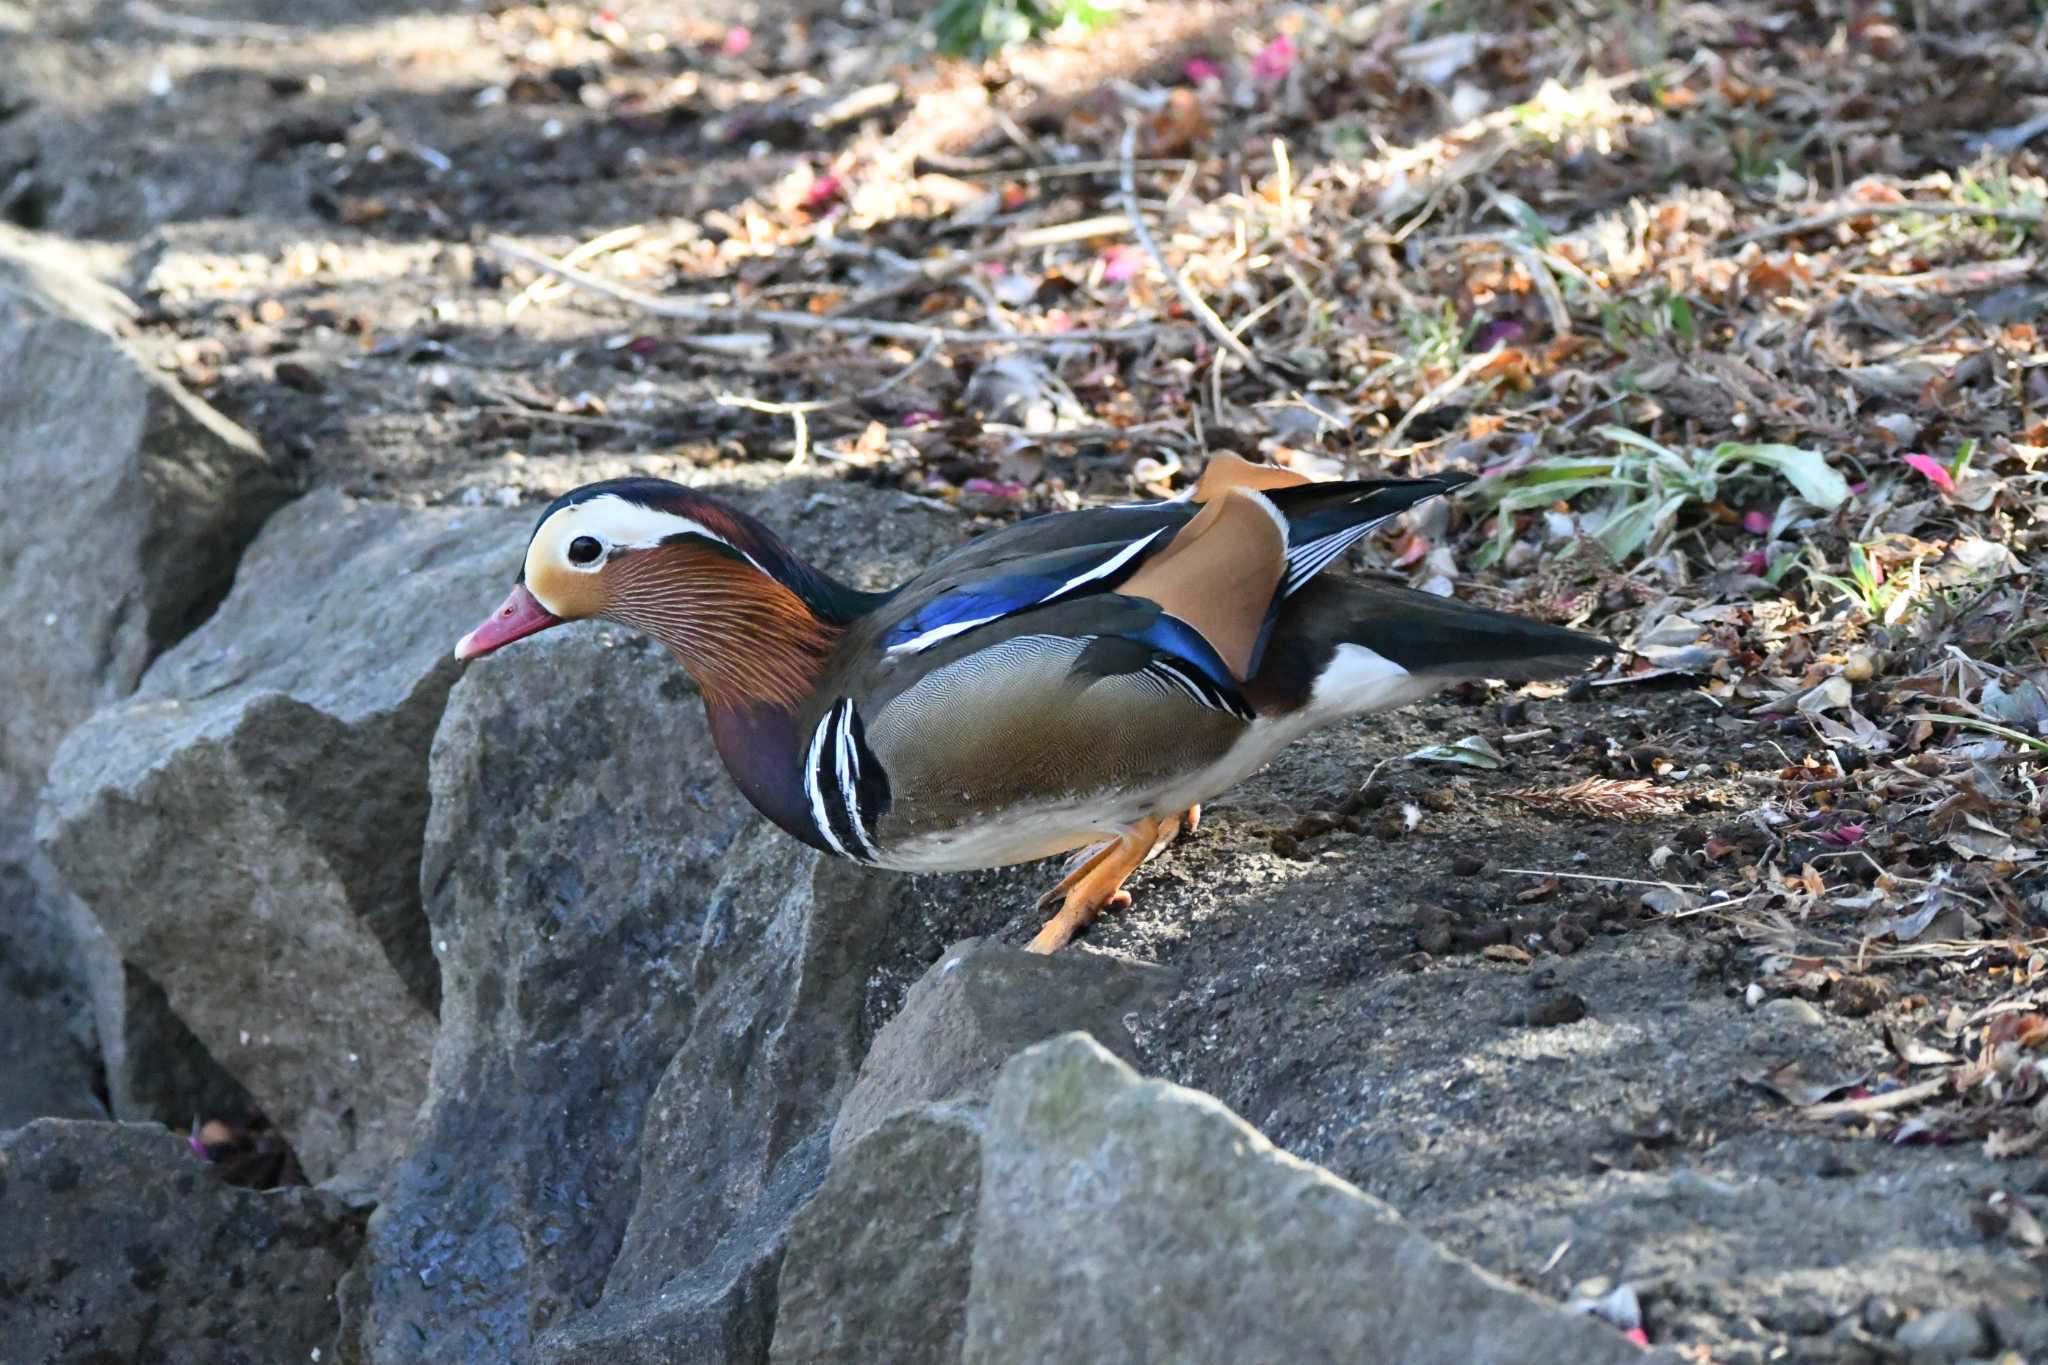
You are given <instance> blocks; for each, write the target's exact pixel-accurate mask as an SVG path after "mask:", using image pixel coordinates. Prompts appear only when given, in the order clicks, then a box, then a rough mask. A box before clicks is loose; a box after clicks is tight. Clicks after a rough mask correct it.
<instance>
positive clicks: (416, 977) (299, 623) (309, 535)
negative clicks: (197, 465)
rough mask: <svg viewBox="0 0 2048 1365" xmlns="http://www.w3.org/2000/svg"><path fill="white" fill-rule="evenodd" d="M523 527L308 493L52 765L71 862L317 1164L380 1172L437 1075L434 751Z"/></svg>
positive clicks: (130, 943) (116, 935) (360, 1175)
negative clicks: (457, 651)
mask: <svg viewBox="0 0 2048 1365" xmlns="http://www.w3.org/2000/svg"><path fill="white" fill-rule="evenodd" d="M524 520H525V519H524V517H522V516H520V515H518V514H516V513H506V512H502V511H497V510H493V511H488V512H486V511H481V510H467V511H453V510H430V511H419V510H413V509H407V508H402V507H398V506H393V505H388V504H371V503H357V502H352V501H351V500H349V499H347V498H345V497H342V496H341V495H339V494H334V493H323V494H316V495H314V496H312V497H309V498H307V499H304V500H303V501H301V502H299V503H296V504H294V505H293V506H291V507H289V508H287V509H286V510H285V511H283V512H281V513H279V514H278V515H277V516H276V517H275V518H274V519H273V520H272V522H271V523H270V525H269V526H268V527H267V528H266V529H265V531H264V533H263V535H262V536H261V538H260V539H259V540H258V541H257V543H256V544H255V545H253V546H252V547H251V548H250V550H249V553H248V554H247V556H246V557H245V559H244V561H243V563H242V567H241V571H240V573H239V574H238V576H237V579H236V585H235V590H234V591H233V592H232V593H231V594H230V596H229V597H228V599H227V600H226V601H225V602H224V603H222V605H221V607H220V610H219V611H218V612H216V613H215V614H214V616H213V617H212V618H211V619H210V620H208V622H207V623H206V625H205V627H204V628H203V629H201V630H199V631H197V632H196V633H194V634H193V635H191V636H189V637H187V638H186V639H185V640H184V641H182V642H181V643H180V644H179V645H177V646H176V647H175V648H173V649H172V650H170V651H169V652H168V653H166V654H165V655H164V656H163V657H162V658H161V659H159V660H158V661H157V663H156V664H155V665H153V666H152V667H151V668H150V670H149V673H148V675H147V676H146V677H145V678H144V680H143V683H142V685H141V687H140V688H139V689H138V690H137V692H136V694H135V695H134V696H133V697H132V698H130V699H128V700H126V701H123V702H119V703H116V704H114V705H111V706H108V707H106V708H104V709H102V710H101V711H99V712H98V713H96V714H95V715H94V716H93V717H92V719H91V720H90V721H88V722H87V723H85V724H83V725H81V726H79V727H78V729H76V730H75V731H73V732H72V734H71V735H70V737H69V738H68V739H67V740H66V741H65V743H64V745H63V747H62V749H61V750H60V752H59V754H58V756H57V758H56V760H55V762H54V763H53V764H52V766H51V771H50V782H49V787H48V789H47V792H46V794H45V800H44V805H43V808H42V810H41V813H40V816H39V822H38V828H37V833H38V838H39V840H40V841H41V843H42V846H43V848H44V850H45V851H46V852H47V853H48V855H49V858H50V861H51V862H52V863H53V864H54V865H55V866H56V867H57V869H58V871H59V872H60V873H61V874H62V876H63V878H64V880H65V881H66V882H67V883H68V884H69V886H70V888H71V889H72V891H74V892H75V893H76V894H77V895H78V896H79V897H80V898H81V899H82V900H83V901H84V902H85V904H86V905H87V906H89V907H90V909H91V910H92V912H93V914H94V915H95V916H96V917H97V919H98V921H99V922H100V923H101V924H102V925H103V926H104V927H105V929H106V931H107V933H108V935H109V936H110V938H111V939H112V941H113V943H114V946H115V947H116V948H117V949H118V951H119V954H120V956H121V957H122V958H123V959H124V960H125V961H126V962H127V963H129V964H132V965H133V966H135V967H136V968H138V969H139V970H141V971H142V972H144V973H146V974H147V975H148V977H149V978H150V979H151V980H153V981H154V982H155V983H156V984H157V985H158V986H160V987H161V988H162V991H163V993H164V996H165V997H166V999H167V1000H168V1001H169V1004H170V1006H171V1008H172V1010H174V1011H175V1013H176V1015H177V1017H178V1018H180V1019H182V1020H184V1021H185V1023H186V1024H187V1025H188V1026H189V1027H190V1028H191V1030H192V1032H193V1034H194V1035H195V1036H196V1037H197V1038H198V1039H199V1040H200V1042H201V1043H203V1044H204V1046H205V1048H206V1050H207V1051H208V1052H209V1053H211V1054H212V1056H213V1057H214V1058H215V1059H216V1060H217V1061H219V1063H220V1064H221V1065H222V1066H223V1067H225V1068H226V1069H227V1071H228V1072H229V1073H230V1074H232V1075H233V1077H234V1078H235V1079H236V1080H237V1081H239V1082H240V1083H241V1084H242V1085H243V1086H245V1087H247V1089H248V1091H249V1093H250V1094H251V1095H252V1096H253V1097H254V1099H255V1101H256V1103H257V1104H259V1105H260V1106H261V1107H262V1109H263V1111H264V1113H265V1114H266V1115H267V1116H268V1117H269V1118H270V1120H271V1121H272V1122H273V1123H274V1124H275V1125H276V1126H277V1127H278V1128H279V1129H280V1130H281V1131H282V1133H283V1134H284V1136H285V1137H286V1138H287V1140H289V1141H290V1142H291V1144H292V1145H293V1147H294V1148H295V1150H296V1151H297V1153H298V1156H299V1159H300V1161H301V1163H302V1164H303V1166H304V1168H305V1170H306V1172H307V1173H308V1174H309V1175H310V1176H311V1177H312V1178H313V1179H315V1180H325V1179H328V1178H331V1177H336V1176H339V1177H343V1178H344V1179H345V1180H346V1181H348V1182H350V1183H353V1184H355V1185H358V1186H361V1185H365V1184H368V1183H371V1182H374V1181H375V1180H376V1179H378V1178H379V1177H380V1176H381V1175H382V1173H383V1172H384V1170H385V1169H386V1168H388V1166H389V1164H390V1163H391V1162H392V1161H393V1160H395V1159H396V1157H397V1156H398V1153H399V1151H400V1150H401V1148H402V1145H403V1143H404V1141H405V1138H406V1135H407V1133H408V1131H409V1130H410V1127H411V1123H412V1119H413V1116H414V1114H415V1112H416V1111H417V1109H418V1107H419V1102H420V1100H421V1098H422V1096H423V1095H424V1093H425V1086H426V1071H427V1060H428V1053H429V1050H430V1048H431V1045H432V1040H433V1033H434V1027H435V1010H436V1008H437V1005H438V997H439V991H440V984H439V969H438V967H437V965H436V963H435V961H434V954H433V948H432V944H431V941H430V937H429V933H428V928H427V921H426V918H425V916H424V914H423V913H422V911H421V908H420V894H419V872H420V853H421V846H422V838H423V833H424V829H425V826H426V819H427V778H426V762H425V760H426V754H427V751H428V747H429V745H430V743H431V741H432V736H433V732H434V728H435V726H436V724H437V723H438V722H439V720H440V715H441V709H442V706H443V703H444V702H445V700H446V697H447V694H448V689H449V688H450V687H451V686H453V684H454V682H455V679H456V676H457V674H458V671H459V665H458V664H457V663H456V662H455V660H454V659H453V657H452V655H451V650H450V645H451V641H453V640H454V639H455V638H457V637H458V636H459V635H460V634H461V632H462V631H463V630H465V629H467V628H468V627H469V626H470V625H472V624H474V621H475V618H476V616H477V615H478V614H479V608H478V605H477V604H478V603H479V602H483V603H488V602H490V601H492V600H494V599H495V597H496V596H497V595H498V594H501V593H502V592H503V590H504V585H505V583H506V582H507V581H508V580H509V579H510V578H511V577H512V575H513V574H514V573H515V572H516V568H517V563H518V551H519V543H520V532H521V530H522V529H523V522H524Z"/></svg>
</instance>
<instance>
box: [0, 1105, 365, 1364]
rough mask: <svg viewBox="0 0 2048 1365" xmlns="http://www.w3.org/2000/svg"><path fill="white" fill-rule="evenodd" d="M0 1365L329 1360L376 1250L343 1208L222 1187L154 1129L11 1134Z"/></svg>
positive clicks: (316, 1197)
mask: <svg viewBox="0 0 2048 1365" xmlns="http://www.w3.org/2000/svg"><path fill="white" fill-rule="evenodd" d="M0 1209H4V1210H5V1214H6V1217H5V1230H6V1236H4V1237H0V1360H7V1361H22V1362H28V1361H35V1362H38V1363H39V1365H87V1363H88V1362H100V1361H145V1360H149V1361H159V1360H160V1361H201V1360H203V1361H207V1362H210V1363H211V1365H273V1362H277V1361H307V1360H318V1359H320V1358H321V1357H322V1354H323V1352H327V1353H331V1351H332V1348H333V1342H334V1337H335V1326H336V1316H335V1302H334V1286H335V1282H336V1281H337V1280H338V1279H339V1277H340V1276H341V1273H342V1271H343V1270H344V1269H346V1268H347V1266H348V1264H349V1262H350V1260H352V1259H353V1258H354V1256H355V1255H356V1253H357V1251H358V1249H359V1248H360V1246H361V1244H362V1225H361V1223H360V1221H359V1220H358V1219H357V1218H355V1216H354V1215H352V1214H351V1213H350V1212H349V1211H348V1209H347V1208H346V1207H345V1206H344V1205H343V1204H342V1202H341V1201H340V1200H338V1199H335V1198H333V1197H331V1196H329V1195H326V1194H324V1193H321V1192H320V1191H317V1190H311V1189H305V1188H299V1189H292V1190H274V1191H270V1192H268V1193H261V1194H259V1193H256V1192H254V1191H250V1190H243V1189H237V1188H235V1187H233V1186H230V1185H227V1184H224V1183H222V1182H221V1181H220V1180H219V1179H217V1178H216V1177H215V1175H214V1174H213V1172H212V1171H211V1170H210V1169H209V1168H208V1167H207V1166H206V1165H205V1164H204V1163H203V1162H201V1161H200V1160H199V1158H198V1157H196V1156H195V1155H194V1154H193V1152H192V1150H191V1148H190V1147H188V1146H187V1145H186V1144H185V1142H184V1141H183V1140H181V1139H179V1138H177V1137H175V1136H173V1135H172V1134H170V1133H168V1132H166V1131H165V1130H164V1129H162V1128H159V1127H157V1126H155V1125H153V1124H152V1125H140V1124H118V1123H73V1122H62V1121H58V1120H52V1119H44V1120H39V1121H37V1122H35V1123H31V1124H29V1125H28V1126H27V1127H25V1128H22V1129H20V1130H18V1131H16V1132H12V1133H5V1134H0Z"/></svg>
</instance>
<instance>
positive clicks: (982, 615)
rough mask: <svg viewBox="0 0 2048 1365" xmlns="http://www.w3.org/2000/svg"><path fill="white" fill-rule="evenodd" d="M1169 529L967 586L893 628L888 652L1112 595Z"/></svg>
mask: <svg viewBox="0 0 2048 1365" xmlns="http://www.w3.org/2000/svg"><path fill="white" fill-rule="evenodd" d="M1168 529H1169V528H1167V527H1163V526H1162V527H1160V528H1159V529H1158V530H1156V531H1153V532H1152V533H1151V534H1150V535H1148V536H1144V537H1142V538H1141V539H1138V540H1134V541H1132V542H1130V543H1129V544H1127V545H1118V546H1113V547H1111V548H1109V549H1107V550H1105V549H1104V548H1103V547H1102V546H1100V545H1091V546H1088V547H1086V548H1085V549H1084V550H1082V551H1080V552H1079V553H1076V554H1072V555H1067V556H1063V557H1061V558H1059V559H1056V560H1054V561H1053V562H1051V563H1050V564H1048V565H1046V566H1045V567H1043V568H1041V569H1039V570H1038V571H1037V572H1034V573H1028V574H1005V575H1003V576H1001V577H998V578H984V579H980V580H978V581H976V582H973V583H967V584H962V585H961V586H959V587H957V588H955V589H953V591H951V592H948V593H944V594H942V595H940V596H938V597H935V598H933V599H932V600H931V601H929V602H927V603H925V604H924V605H923V606H922V607H919V608H918V609H917V610H916V611H914V612H912V613H911V614H910V615H909V616H906V617H904V618H903V619H902V620H901V621H898V622H897V623H896V624H895V625H894V626H892V627H890V628H889V631H888V633H887V634H885V635H883V636H882V646H883V649H884V650H885V651H886V652H887V653H889V654H891V655H897V654H918V653H922V652H923V651H925V650H927V649H930V648H931V647H932V646H933V645H936V644H939V643H941V642H943V641H946V640H950V639H952V638H953V637H954V636H956V635H964V634H965V633H966V632H968V631H970V630H973V629H974V628H975V627H976V626H985V625H987V624H988V623H989V622H991V621H999V620H1001V619H1002V618H1003V617H1005V616H1015V615H1016V614H1017V613H1018V612H1020V611H1029V610H1031V609H1032V608H1033V607H1042V606H1044V605H1046V604H1047V603H1048V602H1057V601H1059V600H1060V599H1061V598H1063V597H1072V596H1075V595H1077V594H1080V593H1082V592H1105V591H1108V590H1109V589H1110V588H1111V587H1113V586H1114V585H1115V584H1116V583H1118V582H1120V581H1121V580H1122V579H1123V578H1125V577H1127V576H1128V575H1129V574H1130V573H1131V571H1132V570H1134V569H1136V568H1137V566H1138V561H1139V559H1140V558H1141V557H1142V556H1143V554H1144V552H1145V550H1146V549H1147V548H1148V547H1150V546H1151V545H1152V544H1153V542H1155V541H1157V540H1158V539H1159V538H1160V537H1161V536H1162V535H1164V534H1165V533H1166V531H1167V530H1168Z"/></svg>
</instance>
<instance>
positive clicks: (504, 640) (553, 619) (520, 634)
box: [455, 583, 562, 659]
mask: <svg viewBox="0 0 2048 1365" xmlns="http://www.w3.org/2000/svg"><path fill="white" fill-rule="evenodd" d="M561 624H562V618H561V617H559V616H557V615H555V614H554V613H553V612H551V611H549V610H548V609H547V608H546V607H544V606H542V605H541V604H540V602H539V601H538V600H537V599H536V598H535V597H534V595H533V594H532V593H530V592H528V591H527V590H526V585H525V584H524V583H515V584H514V585H513V586H512V595H511V596H510V597H507V598H506V599H505V605H503V606H501V607H499V608H498V609H497V610H496V611H494V612H492V613H491V614H490V615H489V616H488V617H486V618H485V620H484V623H483V624H482V625H480V626H478V627H477V628H476V629H475V630H473V631H471V632H470V633H469V634H467V635H465V636H463V637H462V638H461V639H460V640H457V641H456V642H455V657H456V658H458V659H474V658H476V657H477V656H478V655H480V654H488V653H490V652H491V651H492V650H494V649H499V648H502V647H503V646H505V645H509V644H511V643H512V642H513V641H514V640H524V639H525V638H526V637H527V636H529V635H538V634H540V632H542V631H544V630H546V629H547V628H548V627H549V626H559V625H561Z"/></svg>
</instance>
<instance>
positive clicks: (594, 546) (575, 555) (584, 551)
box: [569, 536, 604, 564]
mask: <svg viewBox="0 0 2048 1365" xmlns="http://www.w3.org/2000/svg"><path fill="white" fill-rule="evenodd" d="M603 556H604V545H603V543H602V542H601V541H599V540H598V538H597V537H596V536H578V537H576V539H574V540H572V541H570V542H569V562H570V563H571V564H595V563H597V561H598V560H599V559H601V558H603Z"/></svg>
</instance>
